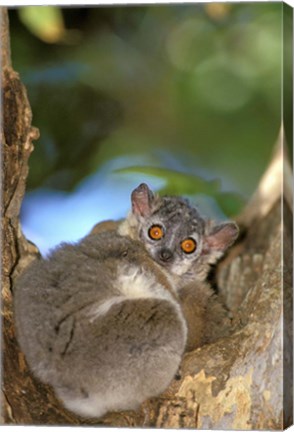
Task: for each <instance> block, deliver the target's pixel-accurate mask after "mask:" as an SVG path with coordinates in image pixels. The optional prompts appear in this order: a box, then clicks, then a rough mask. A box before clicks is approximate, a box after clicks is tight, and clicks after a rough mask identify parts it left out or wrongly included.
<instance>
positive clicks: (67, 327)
mask: <svg viewBox="0 0 294 432" xmlns="http://www.w3.org/2000/svg"><path fill="white" fill-rule="evenodd" d="M154 224H160V225H161V226H162V227H163V229H164V233H165V234H164V236H163V238H162V239H160V240H159V241H158V240H157V241H154V240H152V239H150V237H149V236H148V230H149V228H150V227H151V226H152V225H154ZM237 234H238V229H237V226H236V225H235V224H234V223H231V222H230V223H225V224H220V225H216V224H213V223H211V222H209V221H206V220H204V219H203V218H202V217H201V216H200V214H199V213H198V211H197V210H196V209H195V208H193V207H192V206H191V205H190V204H189V203H188V201H186V200H184V199H182V198H178V197H162V198H160V197H158V196H154V195H153V193H152V191H151V190H150V189H149V188H148V186H147V185H145V184H142V185H140V186H139V187H138V188H136V189H135V190H134V191H133V193H132V211H131V213H130V214H129V216H128V217H127V218H126V219H125V220H124V221H122V222H118V223H115V222H112V221H106V222H103V223H100V224H98V225H97V226H96V227H95V228H94V229H93V231H92V232H91V233H90V235H88V236H87V237H85V238H84V239H83V240H82V241H80V242H78V243H77V244H75V245H71V244H62V245H61V246H60V247H58V248H57V249H56V250H55V251H54V252H53V253H52V254H51V255H50V256H49V257H48V258H47V259H40V260H36V261H35V262H34V263H33V264H32V265H31V266H29V268H27V269H26V270H25V271H24V272H23V274H22V275H21V277H20V278H19V280H18V283H17V285H16V290H15V296H14V298H15V303H14V306H15V322H16V329H17V335H18V340H19V343H20V346H21V348H22V350H23V352H24V353H25V355H26V358H27V361H28V363H29V366H30V367H31V369H32V370H33V372H34V373H35V375H36V376H37V377H39V378H40V379H41V380H42V381H43V382H45V383H48V384H51V385H52V386H53V388H54V389H55V391H56V394H57V396H58V397H59V398H60V399H61V400H62V401H63V403H64V405H65V406H66V407H67V408H68V409H70V410H72V411H74V412H76V413H77V414H80V415H83V416H86V417H100V416H102V415H103V414H105V413H106V412H108V411H112V410H124V409H134V408H137V406H138V405H139V404H140V403H141V402H143V401H144V400H146V399H148V398H149V397H153V396H157V395H159V394H160V393H161V392H162V391H164V390H165V389H166V387H167V386H168V385H169V383H170V382H171V380H172V379H173V377H174V375H175V373H176V371H177V369H178V367H179V364H180V361H181V358H182V355H183V352H184V349H185V347H186V349H187V350H192V349H195V348H196V347H198V346H200V345H201V344H203V343H205V342H210V341H213V340H215V339H216V338H217V337H218V336H219V329H220V328H222V324H223V320H224V318H225V310H224V308H223V307H222V305H221V303H220V302H219V300H218V298H217V297H216V296H215V295H214V293H213V291H212V289H211V288H210V286H209V285H208V284H207V283H206V281H205V280H206V277H207V273H208V270H209V268H210V265H211V264H212V263H214V262H215V261H216V260H217V259H218V258H219V257H220V256H221V255H222V254H223V253H224V251H225V250H226V249H227V247H228V246H230V245H231V244H232V242H233V241H234V240H235V238H236V236H237ZM186 238H193V239H195V241H196V242H197V248H196V250H195V252H193V253H191V254H185V253H184V252H183V251H182V250H181V247H180V245H181V242H182V241H183V240H184V239H186ZM162 251H168V253H169V259H168V260H167V259H163V254H162Z"/></svg>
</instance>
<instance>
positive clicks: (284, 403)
mask: <svg viewBox="0 0 294 432" xmlns="http://www.w3.org/2000/svg"><path fill="white" fill-rule="evenodd" d="M1 13H2V22H1V42H2V92H3V108H4V109H3V115H4V123H3V130H2V131H1V132H2V185H3V206H2V230H3V243H2V260H3V262H2V312H3V322H2V328H3V337H2V339H3V344H2V346H3V380H2V381H3V383H2V384H3V390H2V395H3V398H2V405H3V411H2V422H3V423H6V424H35V425H36V424H48V425H52V424H59V425H64V424H68V425H85V424H92V425H93V424H99V425H102V426H103V425H104V426H110V425H111V426H126V427H131V426H136V427H141V426H147V427H161V428H200V429H282V428H283V427H285V426H287V425H290V424H291V422H292V397H291V396H292V381H293V379H292V338H293V335H292V305H293V300H292V195H291V193H290V192H291V186H289V184H290V183H291V182H289V178H290V176H291V173H290V168H289V164H288V162H287V160H286V158H285V157H284V152H283V151H282V149H283V133H281V135H280V138H279V142H278V145H277V150H276V154H275V156H274V158H273V162H272V164H271V165H270V167H269V169H268V171H267V172H266V173H265V175H264V177H263V179H262V180H261V183H260V186H259V188H258V189H257V191H256V193H255V194H254V196H253V197H252V200H251V202H249V204H248V206H247V207H246V209H245V210H244V212H243V213H242V215H240V217H239V224H240V225H241V227H242V233H241V236H240V239H239V241H238V243H237V244H236V245H235V246H234V247H233V248H232V249H231V250H230V252H229V254H228V255H227V257H226V258H225V259H224V260H223V261H222V262H221V263H220V264H219V265H218V267H217V273H216V280H217V283H218V286H219V288H220V290H221V291H222V292H223V294H224V296H225V298H226V300H227V303H228V305H229V307H230V309H231V310H232V312H233V317H234V319H233V328H234V331H233V333H232V335H231V336H229V337H226V338H223V339H220V340H219V341H217V342H216V343H213V344H210V345H205V346H203V347H202V348H199V349H197V350H195V351H193V352H191V353H188V354H186V355H185V356H184V358H183V362H182V366H181V378H180V379H179V380H174V382H172V384H171V385H170V387H169V388H168V389H167V390H166V391H165V392H164V393H163V394H162V395H161V396H160V397H158V398H154V399H152V400H148V401H146V402H145V403H144V404H143V405H142V406H141V409H140V410H138V411H136V412H133V411H132V412H131V411H130V412H118V413H110V414H108V415H106V416H104V417H103V418H102V419H99V420H96V421H95V420H91V421H88V420H86V419H82V418H80V417H78V416H76V415H74V414H72V413H69V412H68V411H66V410H65V409H64V408H63V407H62V405H61V404H60V403H59V401H58V400H57V399H56V397H55V396H54V393H53V391H52V389H51V388H50V387H49V386H46V385H44V384H42V383H40V382H39V381H38V380H37V379H35V378H34V376H33V375H32V374H31V373H30V371H29V369H28V367H27V364H26V360H25V358H24V355H23V354H22V352H21V351H20V350H19V347H18V344H17V341H16V338H15V330H14V322H13V283H14V280H15V277H16V276H17V275H18V274H19V273H20V272H21V271H22V270H23V268H24V267H26V266H27V265H28V264H29V263H30V262H31V260H32V259H34V258H35V257H36V256H37V255H38V250H37V248H36V247H35V246H34V245H32V244H31V243H30V242H28V241H27V240H26V239H25V237H24V236H23V234H22V232H21V227H20V224H19V211H20V206H21V202H22V199H23V196H24V192H25V182H26V178H27V175H28V160H29V156H30V153H31V152H32V150H33V144H32V141H33V140H35V139H37V138H38V131H37V129H35V128H34V127H32V126H31V121H32V114H31V109H30V105H29V102H28V98H27V94H26V91H25V88H24V86H23V85H22V83H21V81H20V79H19V76H18V74H17V73H16V72H15V71H14V70H13V69H12V67H11V61H10V49H9V31H8V22H7V11H6V10H5V9H3V8H2V10H1ZM283 168H284V185H285V196H284V197H282V196H281V190H282V179H283ZM285 173H286V174H285ZM269 179H271V181H269ZM270 185H271V186H270ZM282 209H283V211H282ZM282 239H283V248H282ZM283 325H284V326H283ZM282 343H283V344H282ZM283 376H284V382H283ZM283 386H286V387H287V386H288V388H287V389H285V388H283ZM286 395H288V397H286ZM283 410H284V411H283Z"/></svg>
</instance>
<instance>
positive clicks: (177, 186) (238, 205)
mask: <svg viewBox="0 0 294 432" xmlns="http://www.w3.org/2000/svg"><path fill="white" fill-rule="evenodd" d="M116 172H117V173H120V174H130V173H136V174H143V175H148V176H150V175H151V176H155V177H158V178H160V179H162V180H164V181H165V185H164V186H163V187H162V188H160V190H159V193H160V194H163V195H165V194H166V195H197V194H203V195H208V196H210V197H212V198H214V199H215V200H216V202H217V204H218V205H219V207H220V208H221V210H222V211H223V213H224V214H226V215H227V216H233V215H236V214H238V213H239V212H240V210H241V209H242V207H243V206H244V200H243V199H242V198H241V196H240V195H238V194H234V193H228V192H222V191H221V183H220V181H219V180H210V181H208V180H204V179H203V178H201V177H199V176H197V175H192V174H186V173H183V172H179V171H175V170H171V169H164V168H157V167H153V166H132V167H128V168H123V169H118V170H116Z"/></svg>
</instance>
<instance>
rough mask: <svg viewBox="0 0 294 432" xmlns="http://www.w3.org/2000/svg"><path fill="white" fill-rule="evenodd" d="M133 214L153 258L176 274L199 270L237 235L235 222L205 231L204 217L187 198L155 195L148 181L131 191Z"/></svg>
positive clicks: (187, 274)
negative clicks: (146, 183)
mask: <svg viewBox="0 0 294 432" xmlns="http://www.w3.org/2000/svg"><path fill="white" fill-rule="evenodd" d="M132 213H133V215H134V216H135V219H136V230H137V236H138V239H139V240H140V241H142V242H143V244H144V246H145V248H146V250H147V251H148V252H149V254H150V255H151V257H152V258H153V259H154V261H156V262H157V263H158V264H159V265H160V266H163V267H164V268H165V269H167V270H168V271H169V272H170V273H171V274H175V275H177V276H192V275H193V274H195V272H196V273H200V272H201V269H200V268H199V267H200V266H201V265H203V264H204V263H205V265H207V263H208V262H209V263H212V262H214V261H215V260H216V259H217V258H218V257H219V256H221V255H222V253H223V252H224V250H225V249H226V248H227V247H228V246H229V245H230V244H232V243H233V241H234V240H235V238H236V237H237V235H238V228H237V226H236V225H235V224H234V223H227V224H222V225H218V226H215V227H214V229H213V232H212V233H206V232H205V231H206V228H207V226H206V222H205V220H204V219H203V218H202V217H201V216H200V214H199V213H198V211H197V210H196V208H194V207H192V206H191V205H190V204H189V202H188V201H187V200H185V199H183V198H180V197H173V196H172V197H168V196H165V197H154V195H153V193H152V192H151V191H150V189H149V188H148V186H147V185H145V184H142V185H140V186H139V187H138V188H137V189H135V190H134V191H133V193H132Z"/></svg>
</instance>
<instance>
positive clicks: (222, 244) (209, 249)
mask: <svg viewBox="0 0 294 432" xmlns="http://www.w3.org/2000/svg"><path fill="white" fill-rule="evenodd" d="M238 234H239V228H238V226H237V224H235V223H234V222H225V223H222V224H219V225H215V226H214V227H212V229H211V231H210V232H209V233H208V234H206V236H205V237H204V241H203V253H205V254H209V253H213V252H218V253H219V254H220V255H222V254H223V253H224V252H225V250H226V249H228V247H229V246H231V245H232V244H233V243H234V241H235V240H236V238H237V237H238Z"/></svg>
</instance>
